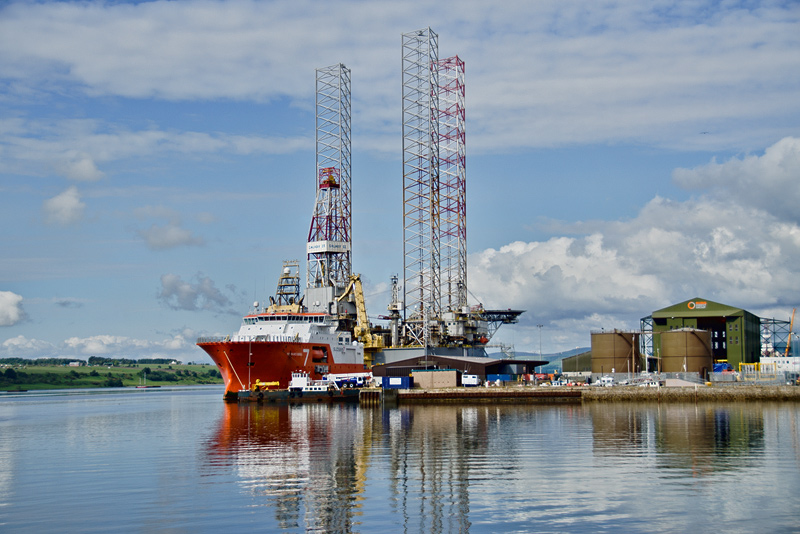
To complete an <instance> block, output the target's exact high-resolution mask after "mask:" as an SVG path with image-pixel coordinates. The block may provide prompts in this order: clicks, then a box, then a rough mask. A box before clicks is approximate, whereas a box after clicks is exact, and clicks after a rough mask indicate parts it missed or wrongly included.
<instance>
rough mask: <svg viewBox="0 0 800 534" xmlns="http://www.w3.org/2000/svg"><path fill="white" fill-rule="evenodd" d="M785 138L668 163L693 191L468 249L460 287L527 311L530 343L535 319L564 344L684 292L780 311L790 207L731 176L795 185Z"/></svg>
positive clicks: (793, 226) (792, 286)
mask: <svg viewBox="0 0 800 534" xmlns="http://www.w3.org/2000/svg"><path fill="white" fill-rule="evenodd" d="M796 143H797V140H796V139H784V140H782V141H780V142H779V143H776V144H775V145H773V146H772V147H770V148H769V149H767V151H766V152H765V154H764V155H763V156H760V157H759V156H749V157H747V158H743V159H740V158H733V159H731V160H730V161H727V162H725V163H722V164H717V163H713V162H712V163H711V164H709V165H704V166H700V167H698V168H696V169H691V170H682V171H680V172H677V173H676V179H678V180H680V181H682V182H687V183H688V182H691V183H692V184H693V186H694V187H696V188H702V189H703V190H704V191H703V192H704V193H705V194H704V195H701V196H700V197H698V198H694V199H690V200H688V201H685V202H676V201H671V200H668V199H664V198H661V197H656V198H654V199H653V200H652V201H650V202H649V203H648V204H647V205H646V206H644V207H643V208H642V209H641V211H640V212H639V214H638V216H637V217H635V218H633V219H631V220H628V221H609V222H607V221H591V222H585V223H576V224H570V225H564V226H563V227H562V228H563V229H564V230H565V233H568V234H569V235H570V237H553V238H551V239H549V240H547V241H543V242H528V243H525V242H515V243H510V244H508V245H505V246H503V247H500V248H498V249H487V250H484V251H481V252H478V253H475V254H472V255H471V256H470V258H469V277H470V287H472V288H480V289H479V290H478V294H477V295H476V296H477V297H478V298H479V299H485V300H484V305H486V306H487V307H503V308H505V307H511V308H518V309H526V310H528V313H526V314H524V315H523V316H522V318H521V326H520V327H519V330H518V332H519V335H522V336H523V338H524V339H525V340H526V341H527V342H528V343H532V344H533V346H535V341H536V337H535V336H536V335H538V332H537V331H536V329H535V326H534V325H535V324H536V323H537V322H539V321H542V320H546V321H547V327H548V328H549V330H550V335H551V336H552V338H556V337H557V336H560V339H562V342H563V344H564V345H566V347H567V348H571V347H570V345H572V344H571V343H570V342H569V341H568V339H569V338H570V337H572V339H573V340H577V339H585V337H586V333H587V332H588V331H589V330H591V329H599V328H636V327H638V320H639V319H640V318H641V317H644V316H646V315H649V313H650V312H652V311H654V310H656V309H659V308H661V307H664V306H667V305H670V304H674V303H676V302H680V301H682V300H685V299H689V298H693V297H703V298H708V299H711V300H715V301H719V302H723V303H726V304H731V305H734V306H738V307H743V308H745V309H748V310H750V311H752V312H754V313H756V314H759V313H761V311H762V310H763V312H764V313H768V314H771V313H774V311H775V310H778V309H781V308H784V309H786V310H791V308H792V307H793V305H794V303H796V302H798V301H800V286H798V285H797V279H798V274H800V269H799V268H798V265H800V224H799V223H798V221H797V215H796V212H793V213H790V212H789V211H783V210H780V209H778V210H776V209H773V208H774V205H773V204H772V203H769V202H764V201H763V200H762V199H760V198H758V194H754V195H749V194H748V191H749V190H748V188H746V187H743V186H742V184H744V183H751V184H752V186H753V187H757V185H758V184H759V183H775V184H779V185H778V186H777V187H776V189H775V190H774V191H775V194H776V195H777V194H778V191H779V190H781V189H787V192H786V195H787V196H790V197H791V196H793V195H797V194H798V187H800V185H798V183H797V181H796V180H795V183H794V184H792V183H791V181H787V180H785V179H784V177H789V176H794V177H797V176H800V159H798V158H796V157H794V156H793V154H794V150H795V147H796ZM787 154H788V155H787ZM756 179H758V180H757V181H756ZM766 187H767V188H769V187H770V186H769V185H766ZM754 196H755V197H756V198H753V197H754ZM475 292H476V290H475V289H473V293H475ZM786 313H788V312H785V313H784V315H786ZM604 322H605V324H603V323H604ZM570 330H571V331H573V332H576V333H578V334H580V335H573V336H570V335H569V332H570ZM551 341H553V339H551ZM564 345H562V346H564ZM572 346H574V345H572Z"/></svg>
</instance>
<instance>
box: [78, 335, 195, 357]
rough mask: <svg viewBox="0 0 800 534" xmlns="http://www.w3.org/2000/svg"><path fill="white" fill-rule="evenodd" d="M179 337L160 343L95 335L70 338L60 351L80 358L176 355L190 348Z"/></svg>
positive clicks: (184, 340)
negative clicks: (62, 350)
mask: <svg viewBox="0 0 800 534" xmlns="http://www.w3.org/2000/svg"><path fill="white" fill-rule="evenodd" d="M190 345H192V344H190V343H188V342H187V340H186V339H185V338H184V337H183V336H182V335H181V334H175V335H173V336H172V337H168V338H166V339H163V340H161V341H151V340H145V339H136V338H131V337H126V336H114V335H97V336H90V337H83V338H81V337H71V338H69V339H66V340H64V343H63V346H62V349H64V350H66V351H69V352H71V353H73V354H75V355H81V356H105V355H119V356H120V357H129V358H145V357H153V356H162V357H163V353H165V352H167V353H172V354H174V353H176V352H180V351H184V350H186V349H187V348H189V347H190Z"/></svg>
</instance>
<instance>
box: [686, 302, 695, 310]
mask: <svg viewBox="0 0 800 534" xmlns="http://www.w3.org/2000/svg"><path fill="white" fill-rule="evenodd" d="M687 306H689V309H690V310H693V309H694V302H690V303H689V304H687Z"/></svg>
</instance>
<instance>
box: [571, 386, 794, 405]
mask: <svg viewBox="0 0 800 534" xmlns="http://www.w3.org/2000/svg"><path fill="white" fill-rule="evenodd" d="M582 399H583V401H584V402H736V401H742V402H744V401H794V402H797V401H800V387H796V386H750V385H748V386H726V387H714V386H711V387H708V386H697V387H696V388H695V387H690V386H687V387H660V388H640V387H611V388H582Z"/></svg>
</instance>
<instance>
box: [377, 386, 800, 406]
mask: <svg viewBox="0 0 800 534" xmlns="http://www.w3.org/2000/svg"><path fill="white" fill-rule="evenodd" d="M393 395H396V402H398V403H402V404H406V403H532V404H564V403H568V404H573V403H582V402H583V403H587V402H663V403H692V402H694V403H697V402H752V401H788V402H798V401H800V387H795V386H752V385H748V386H730V387H713V386H712V387H708V386H697V387H696V388H695V387H692V386H687V387H660V388H641V387H620V386H617V387H560V388H550V389H542V388H528V387H493V388H441V389H407V390H396V393H393ZM392 400H394V399H392Z"/></svg>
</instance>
